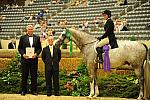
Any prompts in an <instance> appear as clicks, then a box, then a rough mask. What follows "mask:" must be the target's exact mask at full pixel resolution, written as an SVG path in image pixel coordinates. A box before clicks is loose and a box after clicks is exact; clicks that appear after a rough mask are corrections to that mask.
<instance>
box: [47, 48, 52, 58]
mask: <svg viewBox="0 0 150 100" xmlns="http://www.w3.org/2000/svg"><path fill="white" fill-rule="evenodd" d="M47 53H48V55H49V56H50V57H51V58H52V55H51V52H50V48H49V45H48V46H47Z"/></svg>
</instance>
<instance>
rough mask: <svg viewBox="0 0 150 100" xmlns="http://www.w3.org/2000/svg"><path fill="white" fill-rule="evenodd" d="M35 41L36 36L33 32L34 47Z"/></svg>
mask: <svg viewBox="0 0 150 100" xmlns="http://www.w3.org/2000/svg"><path fill="white" fill-rule="evenodd" d="M35 43H36V36H35V35H34V34H33V45H32V47H34V44H35Z"/></svg>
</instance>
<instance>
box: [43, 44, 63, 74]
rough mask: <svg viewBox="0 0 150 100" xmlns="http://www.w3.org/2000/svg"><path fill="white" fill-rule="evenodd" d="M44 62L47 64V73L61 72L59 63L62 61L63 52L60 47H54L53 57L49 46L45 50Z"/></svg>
mask: <svg viewBox="0 0 150 100" xmlns="http://www.w3.org/2000/svg"><path fill="white" fill-rule="evenodd" d="M42 60H43V62H44V64H45V71H48V72H49V71H50V70H52V68H53V70H56V71H59V61H60V60H61V51H60V48H59V47H56V46H55V45H54V46H53V57H52V56H51V52H50V48H49V46H46V47H45V48H43V51H42Z"/></svg>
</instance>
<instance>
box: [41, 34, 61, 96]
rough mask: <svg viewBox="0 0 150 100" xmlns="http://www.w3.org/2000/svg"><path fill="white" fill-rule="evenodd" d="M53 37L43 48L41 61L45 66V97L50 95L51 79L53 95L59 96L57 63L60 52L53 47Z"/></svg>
mask: <svg viewBox="0 0 150 100" xmlns="http://www.w3.org/2000/svg"><path fill="white" fill-rule="evenodd" d="M53 41H54V38H53V36H49V37H48V43H49V45H48V46H47V47H45V48H43V51H42V60H43V62H44V64H45V79H46V87H47V96H51V95H52V79H53V86H54V95H55V96H59V95H60V94H59V61H60V59H61V51H60V48H59V47H58V46H55V45H53Z"/></svg>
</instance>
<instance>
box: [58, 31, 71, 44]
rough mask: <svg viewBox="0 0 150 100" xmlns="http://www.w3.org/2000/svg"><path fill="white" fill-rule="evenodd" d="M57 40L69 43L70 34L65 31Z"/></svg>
mask: <svg viewBox="0 0 150 100" xmlns="http://www.w3.org/2000/svg"><path fill="white" fill-rule="evenodd" d="M59 39H60V40H61V41H63V43H68V42H69V41H71V33H70V32H69V31H68V30H67V29H66V30H65V32H63V33H62V34H61V35H60V36H59Z"/></svg>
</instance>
